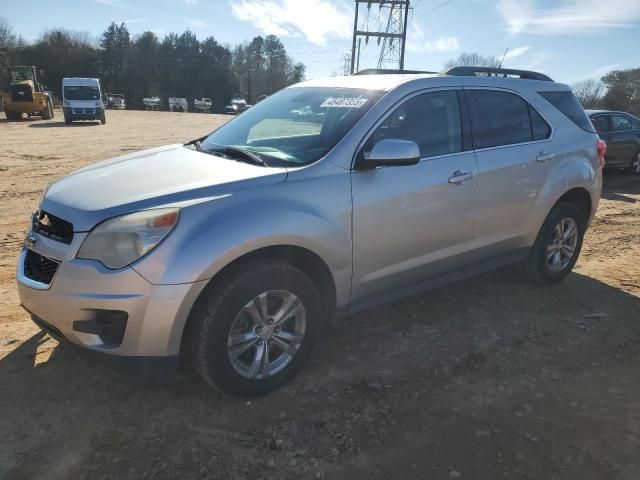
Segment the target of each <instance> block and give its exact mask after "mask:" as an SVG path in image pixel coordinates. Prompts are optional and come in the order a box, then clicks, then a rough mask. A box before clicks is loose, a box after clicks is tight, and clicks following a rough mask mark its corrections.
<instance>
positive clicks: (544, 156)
mask: <svg viewBox="0 0 640 480" xmlns="http://www.w3.org/2000/svg"><path fill="white" fill-rule="evenodd" d="M555 156H556V155H555V153H540V154H539V155H538V156H537V157H536V162H538V163H547V162H548V161H549V160H553V157H555Z"/></svg>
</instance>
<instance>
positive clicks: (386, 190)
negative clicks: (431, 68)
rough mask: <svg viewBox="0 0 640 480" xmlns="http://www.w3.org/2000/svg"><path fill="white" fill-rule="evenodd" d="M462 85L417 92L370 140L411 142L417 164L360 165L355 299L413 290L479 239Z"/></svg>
mask: <svg viewBox="0 0 640 480" xmlns="http://www.w3.org/2000/svg"><path fill="white" fill-rule="evenodd" d="M459 93H460V91H459V90H436V91H430V92H428V93H421V94H418V95H416V96H414V97H412V98H410V99H408V100H406V101H405V102H404V103H402V104H401V105H400V106H399V107H397V108H396V109H395V110H394V111H393V112H392V113H391V114H390V115H389V116H388V117H387V118H386V119H385V120H384V121H383V122H382V124H381V125H380V126H379V127H378V128H377V129H376V130H375V131H374V133H373V134H372V135H371V137H369V139H368V140H367V142H366V144H365V147H364V150H365V151H366V150H367V149H371V148H372V147H373V145H374V144H375V143H376V142H377V141H379V140H381V139H383V138H394V139H403V140H412V141H414V142H416V143H417V144H418V146H419V147H420V156H421V161H420V162H419V163H418V164H416V165H411V166H399V167H381V168H376V169H374V170H363V171H358V170H354V171H353V174H352V195H353V290H352V300H353V301H354V302H358V300H360V301H362V302H363V303H367V299H369V300H371V301H372V303H374V302H375V297H378V298H381V297H385V296H394V293H395V292H396V289H404V291H410V289H412V288H414V287H415V286H416V285H417V284H418V283H420V282H422V281H424V280H426V279H427V278H428V277H429V276H432V275H436V274H438V273H441V272H443V271H444V270H450V269H454V268H456V267H457V266H459V265H461V264H463V263H464V254H465V252H467V250H468V248H469V245H470V244H471V241H472V239H473V226H474V219H475V213H476V195H477V191H478V181H477V177H476V174H477V165H476V160H475V156H474V154H473V152H471V151H465V148H463V143H464V142H463V128H462V125H461V114H460V112H461V108H460V104H459V100H458V99H459Z"/></svg>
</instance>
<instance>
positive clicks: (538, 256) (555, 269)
mask: <svg viewBox="0 0 640 480" xmlns="http://www.w3.org/2000/svg"><path fill="white" fill-rule="evenodd" d="M586 221H587V218H586V214H585V212H584V211H582V210H581V209H580V208H578V207H577V206H576V205H575V204H573V203H569V202H559V203H557V204H556V205H555V206H554V207H553V208H552V209H551V212H549V215H548V216H547V218H546V220H545V221H544V223H543V224H542V228H541V229H540V232H539V233H538V237H537V238H536V241H535V243H534V244H533V247H532V249H531V253H530V254H529V258H528V261H527V264H528V265H527V266H528V270H529V272H530V274H531V276H532V277H533V279H534V280H535V281H536V282H537V283H540V284H553V283H557V282H560V281H561V280H563V279H564V278H565V277H566V276H567V275H569V273H570V272H571V270H572V269H573V266H574V265H575V264H576V262H577V261H578V256H579V255H580V249H581V248H582V240H583V237H584V231H585V228H586Z"/></svg>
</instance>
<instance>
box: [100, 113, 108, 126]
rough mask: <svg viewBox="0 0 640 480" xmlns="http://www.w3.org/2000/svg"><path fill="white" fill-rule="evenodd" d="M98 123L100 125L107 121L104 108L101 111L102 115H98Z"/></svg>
mask: <svg viewBox="0 0 640 480" xmlns="http://www.w3.org/2000/svg"><path fill="white" fill-rule="evenodd" d="M100 123H101V124H102V125H104V124H105V123H107V116H106V115H105V113H104V110H103V111H102V115H100Z"/></svg>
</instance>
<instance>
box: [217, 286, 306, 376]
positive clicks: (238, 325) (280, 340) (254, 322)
mask: <svg viewBox="0 0 640 480" xmlns="http://www.w3.org/2000/svg"><path fill="white" fill-rule="evenodd" d="M306 327H307V313H306V310H305V308H304V305H303V304H302V301H301V300H300V299H299V298H298V297H297V296H296V295H294V294H293V293H291V292H289V291H286V290H270V291H267V292H264V293H261V294H260V295H258V296H256V297H255V298H253V299H252V300H251V301H250V302H249V303H247V304H246V305H245V306H244V308H243V309H242V310H241V311H240V313H239V314H238V315H237V316H236V318H235V320H234V321H233V324H232V325H231V329H230V331H229V336H228V338H227V354H228V356H229V360H230V362H231V365H232V366H233V368H234V370H235V371H236V372H238V373H239V374H240V375H242V376H243V377H244V378H248V379H252V380H258V379H263V378H267V377H270V376H273V375H275V374H276V373H278V372H279V371H281V370H282V369H283V368H285V367H286V366H287V365H289V363H291V361H292V360H293V358H294V357H295V356H296V354H297V353H298V351H299V350H300V347H301V346H302V342H303V340H304V335H305V331H306Z"/></svg>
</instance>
